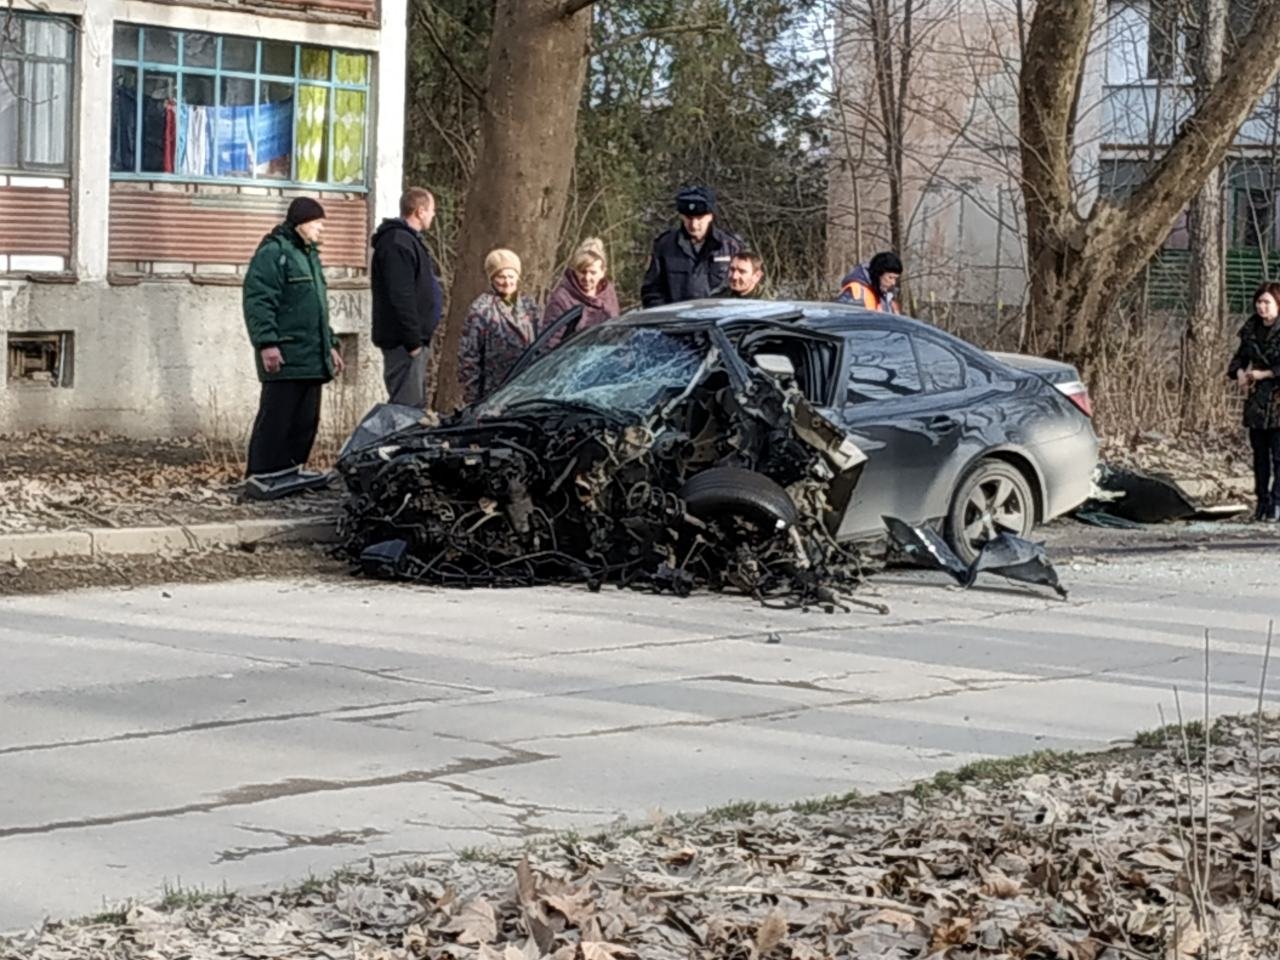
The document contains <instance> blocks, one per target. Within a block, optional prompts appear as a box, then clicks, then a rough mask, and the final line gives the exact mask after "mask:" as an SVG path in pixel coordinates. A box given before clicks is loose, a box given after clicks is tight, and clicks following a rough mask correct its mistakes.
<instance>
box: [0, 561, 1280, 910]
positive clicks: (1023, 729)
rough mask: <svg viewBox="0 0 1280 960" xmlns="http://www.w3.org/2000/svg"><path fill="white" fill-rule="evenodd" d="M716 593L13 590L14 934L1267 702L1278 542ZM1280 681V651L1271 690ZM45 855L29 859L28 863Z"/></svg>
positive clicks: (329, 586) (311, 586)
mask: <svg viewBox="0 0 1280 960" xmlns="http://www.w3.org/2000/svg"><path fill="white" fill-rule="evenodd" d="M1062 573H1063V576H1064V579H1065V580H1066V582H1067V583H1068V585H1069V586H1070V587H1071V589H1072V597H1071V599H1070V601H1068V602H1066V603H1061V602H1058V601H1056V600H1054V599H1051V598H1048V597H1046V596H1044V595H1042V594H1040V593H1037V592H1035V591H1026V590H1021V589H1016V588H1012V587H1006V586H1004V585H1002V584H1001V582H1000V581H993V582H992V583H991V584H990V589H983V590H975V591H969V592H964V591H960V590H957V589H954V588H951V587H948V586H946V585H945V584H944V582H943V581H942V580H941V579H940V578H938V577H936V576H931V575H927V574H912V573H892V574H889V575H886V576H883V577H880V578H878V579H877V580H876V582H875V584H874V586H873V587H872V588H871V589H869V590H868V591H867V595H868V596H871V595H874V596H875V598H876V599H878V600H881V601H883V602H885V603H887V604H889V606H890V607H891V611H892V612H891V613H890V614H889V615H888V616H884V617H880V616H876V615H874V614H871V613H868V612H865V611H856V612H852V613H848V614H839V615H834V616H828V615H825V614H820V613H803V612H800V611H776V610H767V609H764V608H762V607H759V606H757V605H755V604H753V603H751V602H750V601H746V600H742V599H738V598H731V597H718V596H701V597H694V598H690V599H687V600H677V599H674V598H671V597H660V596H649V595H644V594H638V593H631V592H625V591H614V590H606V591H604V592H602V593H600V594H591V593H589V592H588V591H586V590H582V589H539V590H512V591H501V592H491V591H476V592H472V593H463V592H452V591H443V590H433V589H423V588H416V587H412V586H401V585H388V584H377V583H367V582H363V581H359V580H324V581H314V582H310V581H307V582H303V581H287V582H286V581H247V582H239V583H221V584H204V585H183V584H177V585H172V586H167V587H163V588H156V587H146V588H139V589H136V590H98V591H86V592H81V593H71V594H62V595H49V596H40V597H11V598H6V599H3V600H0V646H2V647H3V650H4V663H5V669H4V670H3V671H0V782H2V783H4V785H5V789H4V791H3V792H0V863H3V865H4V868H5V869H4V871H3V879H0V928H15V927H18V926H23V925H27V924H31V923H35V922H38V921H39V920H40V919H41V918H42V917H45V916H54V917H59V916H74V915H80V914H85V913H89V912H93V911H96V910H99V909H101V908H102V905H103V903H104V902H106V903H116V902H119V901H121V900H124V899H126V898H130V897H143V898H145V897H154V896H156V895H158V894H159V893H160V892H161V891H162V889H163V887H164V886H165V885H166V884H168V885H170V886H172V885H174V884H178V883H181V884H182V885H183V886H187V887H196V888H205V889H220V888H221V887H222V886H223V885H227V886H231V887H241V886H257V885H262V884H273V883H281V882H291V881H299V880H302V879H305V878H306V877H307V876H308V875H316V874H324V873H327V872H328V871H330V870H332V869H334V868H335V867H337V866H340V865H342V864H344V863H348V862H351V861H353V860H357V859H362V858H366V857H372V858H375V859H379V860H389V859H393V858H396V857H406V856H413V857H433V856H449V855H452V854H454V853H456V852H457V851H458V850H461V849H463V848H466V847H475V846H485V845H492V844H495V843H499V842H512V841H518V840H520V839H522V838H525V837H528V836H531V835H533V834H535V833H537V832H540V831H545V830H552V829H562V828H565V827H569V826H573V827H577V828H581V829H592V828H596V827H599V826H602V825H604V824H608V823H610V822H613V821H614V820H616V819H617V818H619V817H625V818H636V817H643V816H645V815H646V814H647V813H648V812H649V811H652V810H655V809H661V810H666V811H676V810H691V809H692V810H697V809H702V808H705V807H708V806H715V805H719V804H723V803H726V802H730V801H735V800H742V799H751V800H770V801H775V802H779V801H788V800H795V799H799V798H802V797H806V796H815V795H822V794H829V793H841V792H844V791H847V790H849V789H860V790H875V789H881V788H896V787H900V786H904V785H907V784H909V783H911V782H913V781H915V780H917V779H920V778H923V777H927V776H930V775H932V774H933V773H934V772H936V771H938V770H940V769H946V768H952V767H955V766H957V765H959V764H961V763H964V762H967V761H969V760H972V759H974V758H977V757H984V756H993V755H1009V754H1016V753H1023V752H1027V751H1029V750H1034V749H1042V748H1046V747H1057V748H1084V749H1091V748H1099V747H1104V746H1107V745H1108V744H1110V743H1112V742H1115V741H1117V740H1119V739H1121V738H1124V737H1127V736H1129V735H1130V734H1132V733H1133V731H1134V730H1135V729H1137V728H1142V727H1153V726H1155V725H1157V724H1158V723H1159V715H1158V712H1157V707H1158V706H1159V705H1164V706H1165V709H1166V714H1167V715H1169V716H1172V715H1173V706H1172V705H1173V694H1172V688H1173V687H1174V686H1177V687H1178V688H1179V689H1180V690H1182V691H1183V695H1184V708H1185V709H1187V710H1189V711H1195V712H1198V711H1199V710H1200V703H1201V696H1202V688H1203V677H1204V664H1203V643H1204V640H1203V635H1204V630H1205V629H1206V628H1209V629H1210V630H1211V631H1212V643H1211V651H1212V656H1211V662H1210V682H1209V683H1210V685H1209V689H1210V693H1211V696H1212V708H1213V709H1214V710H1215V711H1217V712H1242V711H1247V710H1249V709H1251V708H1252V705H1253V703H1254V702H1256V697H1257V684H1258V679H1259V673H1260V666H1261V656H1262V652H1263V648H1264V644H1265V639H1266V630H1267V624H1268V621H1269V620H1270V619H1271V618H1273V617H1275V616H1276V615H1277V613H1278V612H1280V593H1278V592H1277V590H1276V588H1275V583H1276V577H1275V574H1274V560H1273V559H1272V558H1271V555H1270V554H1269V553H1263V552H1257V551H1254V552H1243V551H1242V552H1238V553H1233V552H1229V551H1228V552H1221V551H1215V552H1213V553H1212V554H1211V555H1186V554H1166V555H1158V556H1141V557H1131V558H1122V559H1115V560H1109V561H1107V562H1105V563H1092V562H1090V563H1079V564H1074V565H1072V566H1070V567H1068V568H1066V569H1063V570H1062ZM1278 695H1280V671H1274V672H1273V679H1272V682H1271V686H1270V689H1269V691H1268V698H1269V700H1275V699H1276V698H1277V696H1278ZM18 878H20V879H18Z"/></svg>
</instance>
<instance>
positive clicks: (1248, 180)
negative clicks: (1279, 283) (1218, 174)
mask: <svg viewBox="0 0 1280 960" xmlns="http://www.w3.org/2000/svg"><path fill="white" fill-rule="evenodd" d="M1227 191H1228V192H1227V196H1228V197H1229V198H1230V201H1231V206H1230V208H1229V209H1228V211H1227V215H1228V217H1229V218H1230V219H1229V221H1228V233H1227V236H1228V237H1229V239H1230V245H1231V246H1232V247H1235V248H1242V247H1243V248H1248V249H1253V250H1259V249H1261V250H1273V249H1275V246H1276V242H1275V241H1276V203H1277V200H1278V199H1280V191H1278V190H1277V176H1276V169H1275V167H1274V166H1272V165H1271V164H1270V163H1268V162H1267V161H1266V160H1237V161H1236V162H1235V163H1233V164H1232V165H1231V167H1230V170H1229V172H1228V175H1227Z"/></svg>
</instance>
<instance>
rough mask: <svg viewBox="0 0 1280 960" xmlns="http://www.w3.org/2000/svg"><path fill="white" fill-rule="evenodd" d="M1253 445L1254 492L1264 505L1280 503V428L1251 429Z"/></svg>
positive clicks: (1270, 505) (1259, 501) (1250, 436)
mask: <svg viewBox="0 0 1280 960" xmlns="http://www.w3.org/2000/svg"><path fill="white" fill-rule="evenodd" d="M1249 446H1251V447H1253V492H1254V493H1256V494H1257V495H1258V504H1259V506H1263V507H1273V506H1278V505H1280V429H1274V428H1273V429H1269V430H1252V429H1251V430H1250V431H1249Z"/></svg>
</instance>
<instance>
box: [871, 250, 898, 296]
mask: <svg viewBox="0 0 1280 960" xmlns="http://www.w3.org/2000/svg"><path fill="white" fill-rule="evenodd" d="M867 273H869V274H871V283H872V285H873V286H875V288H876V289H877V290H879V289H880V278H881V277H883V276H884V275H885V274H886V273H902V260H901V258H899V256H898V255H897V254H896V253H894V252H893V251H892V250H886V251H884V252H883V253H877V254H876V255H875V256H874V257H872V258H871V262H870V263H869V264H867Z"/></svg>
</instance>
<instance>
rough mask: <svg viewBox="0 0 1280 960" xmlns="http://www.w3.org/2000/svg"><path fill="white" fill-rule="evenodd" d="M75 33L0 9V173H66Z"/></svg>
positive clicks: (59, 23)
mask: <svg viewBox="0 0 1280 960" xmlns="http://www.w3.org/2000/svg"><path fill="white" fill-rule="evenodd" d="M74 32H75V27H74V26H73V25H72V24H71V23H70V22H68V21H66V20H60V19H57V18H54V17H41V16H30V15H27V14H22V13H15V12H14V11H13V10H9V9H6V10H0V170H4V171H8V172H17V173H23V172H31V173H46V174H47V173H61V174H68V173H70V163H69V159H68V158H69V155H70V154H69V151H68V149H67V141H68V139H69V137H68V133H69V131H70V129H71V117H72V111H71V96H72V93H71V90H72V85H71V64H72V51H73V49H74V45H73V44H72V42H71V40H72V36H73V35H74Z"/></svg>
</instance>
